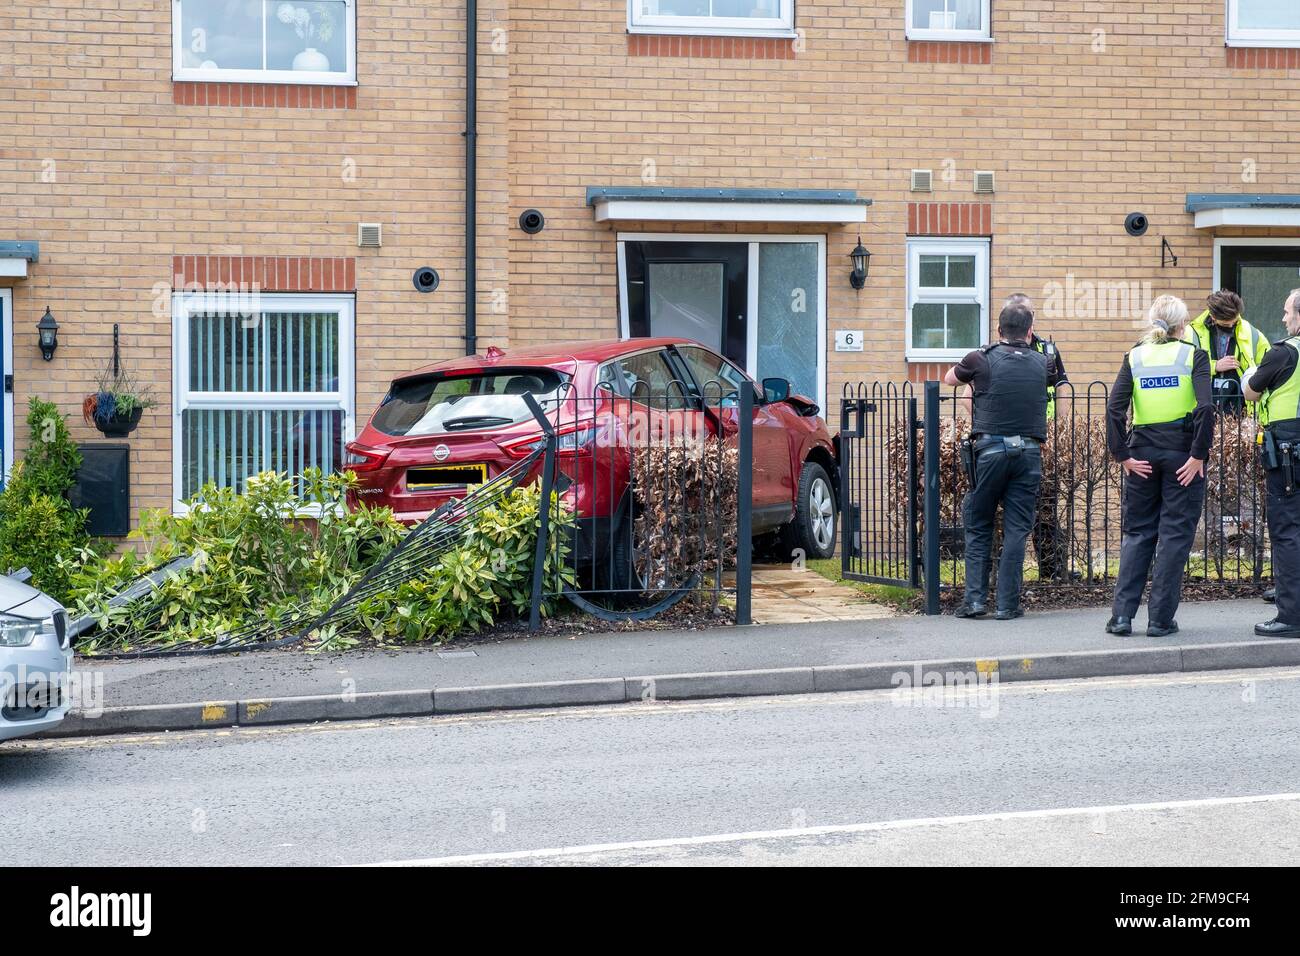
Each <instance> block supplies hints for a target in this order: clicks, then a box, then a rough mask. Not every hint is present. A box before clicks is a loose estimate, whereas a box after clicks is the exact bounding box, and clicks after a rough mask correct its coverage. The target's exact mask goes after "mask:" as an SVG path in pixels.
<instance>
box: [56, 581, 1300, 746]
mask: <svg viewBox="0 0 1300 956" xmlns="http://www.w3.org/2000/svg"><path fill="white" fill-rule="evenodd" d="M1271 616H1272V614H1271V608H1269V607H1268V606H1267V605H1264V604H1263V603H1261V602H1258V601H1219V602H1207V603H1188V604H1184V605H1183V608H1182V609H1181V611H1180V613H1179V622H1180V624H1181V626H1182V630H1181V632H1180V633H1179V634H1177V635H1175V636H1174V637H1172V638H1165V639H1149V638H1146V637H1143V636H1142V635H1141V631H1140V630H1139V631H1138V632H1137V633H1136V634H1135V635H1134V636H1132V637H1127V638H1119V637H1113V636H1111V635H1108V634H1106V633H1105V632H1104V630H1103V625H1104V623H1105V620H1106V617H1107V612H1106V611H1105V610H1104V609H1097V608H1092V609H1086V610H1069V611H1052V612H1042V613H1033V614H1029V615H1027V616H1026V617H1024V618H1022V619H1020V620H1016V621H1009V622H997V621H993V620H991V619H986V620H980V621H964V620H956V619H954V618H952V617H920V616H908V617H894V618H888V619H870V620H857V621H846V620H830V621H820V622H815V623H805V624H799V623H795V624H769V625H754V626H749V627H718V628H710V629H703V630H689V631H630V632H615V633H586V634H581V635H575V636H570V637H563V636H544V637H525V638H512V639H509V640H502V641H496V642H493V641H491V640H482V641H478V642H475V643H472V644H465V645H460V646H454V647H441V648H408V649H395V650H379V651H377V650H368V651H355V652H349V653H344V654H320V655H310V654H306V653H304V652H301V651H292V650H290V651H266V652H253V653H245V654H240V655H217V656H211V657H189V658H177V659H173V660H166V659H157V660H134V661H98V660H94V659H89V660H79V661H78V662H77V669H78V671H79V673H80V675H81V676H80V690H79V706H78V709H75V710H74V712H73V714H72V715H71V716H70V717H69V718H68V719H67V720H66V721H64V723H63V725H62V726H61V727H59V728H58V730H56V731H54V732H53V735H56V736H79V735H94V734H117V733H133V732H153V731H178V730H185V729H190V728H211V727H228V726H236V725H238V726H256V725H261V724H277V723H297V722H311V721H323V720H365V719H373V718H383V717H402V716H421V715H430V714H456V713H468V712H475V711H491V710H512V709H520V708H536V707H543V708H545V707H560V706H584V705H599V704H619V703H623V702H626V701H646V700H691V699H702V698H716V697H733V696H756V695H774V694H806V693H818V692H847V691H860V690H873V689H881V688H893V687H897V686H899V685H900V684H915V685H918V686H920V685H926V684H932V683H937V684H939V685H943V686H946V685H952V684H961V683H963V682H967V681H968V679H969V677H970V676H972V675H978V676H979V678H980V679H983V680H989V679H993V678H994V677H995V676H996V680H997V681H998V682H1014V681H1033V680H1044V679H1077V678H1087V677H1107V676H1117V675H1132V674H1166V673H1179V672H1194V671H1210V670H1223V669H1229V668H1244V667H1289V666H1300V641H1297V640H1281V639H1273V640H1263V639H1259V638H1256V637H1255V636H1254V634H1253V633H1252V630H1251V626H1252V625H1253V624H1254V623H1255V622H1257V621H1261V620H1266V619H1268V618H1270V617H1271ZM1141 623H1142V625H1143V626H1145V622H1144V621H1142V622H1141Z"/></svg>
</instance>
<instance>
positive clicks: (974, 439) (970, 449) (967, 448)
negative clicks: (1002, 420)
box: [958, 435, 1039, 482]
mask: <svg viewBox="0 0 1300 956" xmlns="http://www.w3.org/2000/svg"><path fill="white" fill-rule="evenodd" d="M1037 447H1039V442H1038V439H1037V438H1027V437H1025V436H1024V435H967V436H966V437H965V438H963V439H962V440H961V445H960V447H959V449H958V450H959V452H960V454H961V465H962V469H963V470H964V471H965V472H966V477H967V478H969V479H970V480H971V481H972V482H974V481H975V463H976V462H977V461H978V460H979V456H980V455H982V454H983V453H984V452H986V451H989V450H991V449H996V450H997V451H998V452H999V453H1005V454H1006V455H1008V456H1010V457H1011V458H1019V457H1020V456H1021V455H1023V454H1024V452H1025V449H1026V448H1037Z"/></svg>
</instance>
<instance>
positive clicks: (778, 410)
mask: <svg viewBox="0 0 1300 956" xmlns="http://www.w3.org/2000/svg"><path fill="white" fill-rule="evenodd" d="M741 388H752V389H753V390H754V428H753V452H754V465H753V530H754V535H755V538H756V539H758V538H760V537H761V538H762V539H763V540H761V541H760V542H759V543H760V545H765V544H768V543H771V544H772V545H776V546H779V547H780V549H781V551H782V552H783V556H784V557H788V556H789V555H790V554H791V552H792V551H793V549H794V548H802V549H803V551H804V553H805V554H806V555H807V556H808V557H815V558H827V557H830V556H831V555H832V554H833V553H834V551H835V534H836V521H835V516H836V494H835V491H836V487H837V486H836V483H835V482H836V478H835V475H836V460H835V447H834V444H833V443H832V441H831V436H830V435H829V433H828V432H827V430H826V423H825V422H824V421H822V419H821V418H820V417H818V411H819V410H818V408H817V406H816V404H814V403H813V402H812V401H811V400H810V399H808V398H805V397H803V396H799V395H790V394H789V391H790V385H789V383H788V382H787V381H786V380H785V379H776V378H769V379H765V380H764V382H763V386H762V387H759V386H757V385H755V383H754V382H753V380H751V379H750V378H749V377H748V376H747V375H746V374H745V373H744V372H743V371H741V370H740V369H739V368H737V367H736V366H735V365H733V364H732V363H731V362H729V361H727V360H726V359H725V358H723V357H722V356H720V355H718V354H717V353H715V352H713V351H711V350H710V349H708V348H705V347H704V346H702V345H700V344H698V343H696V342H691V341H688V340H686V339H676V338H637V339H625V340H618V341H596V342H581V343H577V342H574V343H566V344H557V345H549V346H545V347H541V346H538V347H533V348H527V349H517V350H512V351H509V352H505V351H502V350H501V349H497V348H490V349H488V350H487V354H486V355H472V356H469V357H467V358H460V359H454V360H452V361H449V362H441V363H439V364H437V365H429V366H425V367H424V368H420V369H417V370H415V371H413V372H410V373H408V374H406V375H402V376H400V377H398V378H397V379H395V380H394V381H393V383H392V386H391V387H390V388H389V390H388V394H387V396H385V398H384V400H383V402H381V403H380V405H379V408H378V409H376V411H375V413H374V414H373V415H372V416H371V418H370V421H369V423H368V424H367V425H366V427H365V428H364V429H363V430H362V432H361V434H360V435H358V436H357V439H356V440H355V441H354V442H352V443H350V444H349V445H348V453H349V454H348V465H347V467H348V468H350V469H351V470H353V471H355V472H356V474H357V477H358V479H359V480H360V487H359V488H358V490H357V492H356V497H357V500H361V501H365V502H366V503H367V504H371V505H387V506H388V507H390V508H392V509H393V511H394V512H396V514H397V517H398V518H399V519H401V520H402V521H405V522H408V523H413V522H417V521H420V520H422V519H424V518H425V517H426V516H427V515H428V514H429V512H430V511H432V510H433V509H435V508H437V507H438V506H439V505H441V504H443V503H444V502H446V501H447V500H448V499H450V498H460V497H464V495H465V493H466V486H468V485H473V484H478V483H480V482H482V481H485V480H486V479H488V478H491V477H494V476H495V475H497V474H499V473H501V472H502V471H505V470H506V469H508V468H509V467H510V466H511V465H513V464H515V463H516V462H518V461H519V460H520V459H522V458H526V457H527V456H528V455H529V454H530V453H531V452H532V451H533V450H534V449H535V448H536V447H538V442H539V441H540V440H541V437H542V435H541V431H540V429H539V426H538V423H537V421H536V419H534V418H533V416H532V414H531V413H530V412H529V410H528V406H527V404H526V403H525V402H524V399H523V397H522V396H523V395H524V394H525V393H530V394H532V395H533V396H534V397H535V398H536V399H537V400H538V403H539V404H540V405H541V407H542V408H543V409H546V410H547V412H548V416H549V418H550V420H551V422H552V424H553V426H554V427H555V429H556V431H557V432H558V434H559V444H558V457H559V461H560V467H561V470H562V472H563V473H564V474H565V475H567V476H568V477H569V478H570V479H571V482H570V483H569V484H568V488H567V490H566V492H565V494H566V495H567V496H568V500H569V501H570V503H571V504H572V505H573V507H574V509H575V512H576V515H577V518H578V525H579V541H578V542H577V552H578V555H579V559H582V557H583V556H584V555H586V556H590V557H595V558H596V559H598V560H599V559H601V558H603V554H601V553H600V552H601V551H602V550H604V549H603V548H602V546H601V543H600V542H602V541H607V540H611V539H615V538H617V534H614V535H610V534H606V531H607V530H608V529H611V528H613V529H615V530H617V528H619V527H620V522H623V521H625V520H626V515H627V514H628V511H629V508H630V503H629V501H628V489H627V485H628V477H627V476H628V470H627V461H626V455H624V456H621V458H620V456H614V455H611V454H605V456H604V464H603V465H602V464H598V463H600V462H602V458H601V457H600V456H601V443H600V440H599V434H598V433H599V432H600V430H601V428H600V421H601V417H602V409H601V403H602V401H604V402H605V403H606V405H605V411H606V412H608V410H609V407H610V406H620V405H621V407H623V408H628V407H633V408H634V407H637V406H638V402H639V399H641V397H642V396H659V399H658V400H655V399H641V402H642V405H643V406H651V407H653V408H654V411H653V412H651V413H650V414H653V415H654V416H655V417H657V418H667V419H672V420H673V423H675V424H674V427H675V428H696V429H701V430H702V431H700V432H699V433H700V434H710V435H717V433H718V429H722V430H723V432H724V434H726V435H730V434H733V433H734V432H735V430H736V428H737V427H738V426H737V421H736V416H737V414H738V411H739V402H738V395H739V389H741ZM601 396H604V399H602V398H600V397H601ZM643 410H644V407H643ZM606 417H608V415H606Z"/></svg>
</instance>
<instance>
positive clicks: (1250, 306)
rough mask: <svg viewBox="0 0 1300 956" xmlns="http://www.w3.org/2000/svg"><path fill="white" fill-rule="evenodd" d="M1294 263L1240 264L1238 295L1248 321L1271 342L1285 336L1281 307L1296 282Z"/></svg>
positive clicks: (1278, 340) (1286, 334)
mask: <svg viewBox="0 0 1300 956" xmlns="http://www.w3.org/2000/svg"><path fill="white" fill-rule="evenodd" d="M1296 273H1297V269H1296V267H1295V265H1281V264H1278V265H1266V264H1259V265H1251V264H1249V263H1243V264H1242V266H1241V297H1242V299H1243V300H1245V303H1246V315H1247V318H1248V319H1249V320H1250V324H1251V325H1253V326H1255V328H1257V329H1259V330H1260V332H1262V333H1263V334H1264V335H1266V336H1268V340H1269V341H1270V342H1280V341H1281V340H1282V339H1285V338H1287V336H1288V333H1287V331H1286V326H1285V325H1283V324H1282V307H1283V306H1284V305H1285V304H1286V300H1287V297H1288V296H1289V295H1290V294H1291V290H1292V289H1294V288H1295V287H1296V285H1297V282H1296Z"/></svg>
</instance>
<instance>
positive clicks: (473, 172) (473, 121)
mask: <svg viewBox="0 0 1300 956" xmlns="http://www.w3.org/2000/svg"><path fill="white" fill-rule="evenodd" d="M477 303H478V2H477V0H466V3H465V354H466V355H473V354H474V353H475V352H477V351H478V315H477V312H476V309H477Z"/></svg>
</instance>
